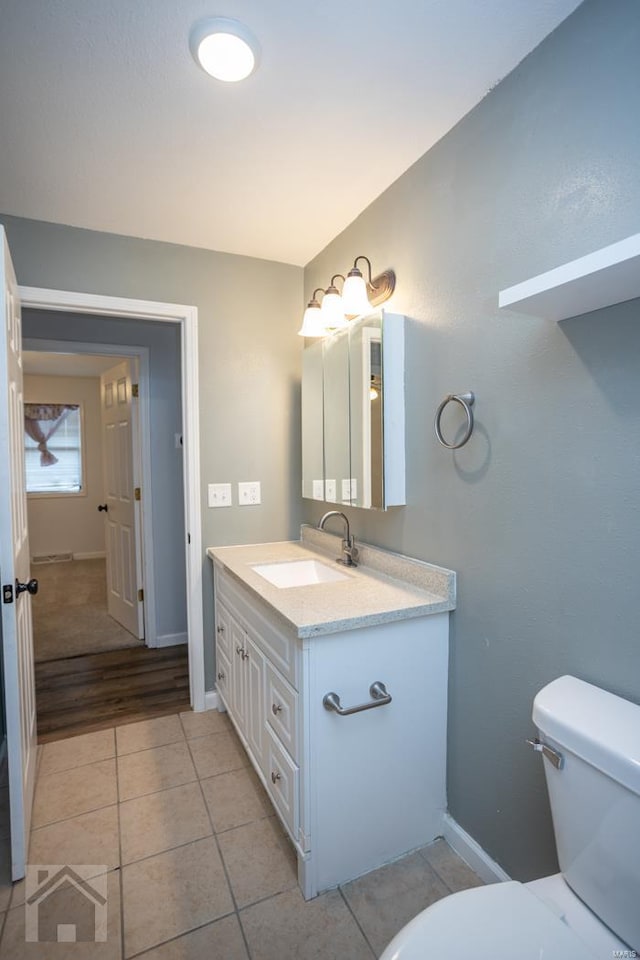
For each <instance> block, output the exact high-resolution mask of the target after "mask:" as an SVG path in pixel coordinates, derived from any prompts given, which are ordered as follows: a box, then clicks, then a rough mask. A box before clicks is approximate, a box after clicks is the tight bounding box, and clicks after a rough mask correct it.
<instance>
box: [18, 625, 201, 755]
mask: <svg viewBox="0 0 640 960" xmlns="http://www.w3.org/2000/svg"><path fill="white" fill-rule="evenodd" d="M35 672H36V710H37V718H38V742H39V743H47V742H49V741H50V740H62V739H64V738H65V737H74V736H76V735H77V734H80V733H89V732H90V731H92V730H101V729H104V728H105V727H112V726H114V724H120V723H131V722H133V721H135V720H146V719H149V718H150V717H159V716H163V715H165V714H168V713H176V712H177V711H178V710H188V709H189V662H188V657H187V646H186V644H184V645H181V646H177V647H163V648H159V649H151V648H148V647H143V648H130V649H125V650H112V651H109V652H108V653H95V654H89V655H87V656H81V657H68V658H66V659H64V660H50V661H47V662H45V663H37V664H36V665H35Z"/></svg>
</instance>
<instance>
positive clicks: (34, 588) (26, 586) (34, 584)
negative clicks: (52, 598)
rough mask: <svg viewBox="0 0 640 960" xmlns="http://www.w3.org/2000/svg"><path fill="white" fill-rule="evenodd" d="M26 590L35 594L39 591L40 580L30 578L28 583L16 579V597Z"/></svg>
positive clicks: (32, 594)
mask: <svg viewBox="0 0 640 960" xmlns="http://www.w3.org/2000/svg"><path fill="white" fill-rule="evenodd" d="M25 590H26V591H27V593H30V594H31V596H32V597H33V596H35V594H36V593H37V592H38V581H37V580H28V581H27V582H26V583H20V581H19V580H16V597H17V596H18V595H19V594H21V593H24V592H25Z"/></svg>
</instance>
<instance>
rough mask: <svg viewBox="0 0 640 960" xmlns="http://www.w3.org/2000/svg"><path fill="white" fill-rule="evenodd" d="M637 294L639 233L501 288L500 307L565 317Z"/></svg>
mask: <svg viewBox="0 0 640 960" xmlns="http://www.w3.org/2000/svg"><path fill="white" fill-rule="evenodd" d="M636 297H640V233H635V234H634V235H633V236H632V237H627V238H626V239H625V240H620V241H619V242H618V243H612V244H610V246H608V247H602V249H601V250H596V251H595V252H594V253H589V254H587V256H586V257H579V258H578V259H577V260H571V262H570V263H563V264H562V266H561V267H555V268H554V269H553V270H548V271H547V272H546V273H541V274H539V275H538V276H537V277H532V278H531V279H530V280H525V281H523V283H517V284H516V285H515V286H514V287H508V288H507V289H506V290H501V291H500V293H499V296H498V305H499V306H500V309H503V310H504V309H509V310H515V311H517V312H518V313H528V314H530V315H531V316H534V317H542V318H544V319H545V320H566V319H567V318H568V317H578V316H580V315H581V314H583V313H590V312H591V311H592V310H599V309H600V308H601V307H608V306H611V305H612V304H614V303H622V302H623V301H624V300H634V299H635V298H636Z"/></svg>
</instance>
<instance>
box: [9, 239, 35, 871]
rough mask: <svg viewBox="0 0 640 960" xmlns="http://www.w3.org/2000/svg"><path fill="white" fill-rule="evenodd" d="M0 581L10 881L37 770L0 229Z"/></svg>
mask: <svg viewBox="0 0 640 960" xmlns="http://www.w3.org/2000/svg"><path fill="white" fill-rule="evenodd" d="M0 246H1V247H2V250H0V290H1V293H0V296H1V297H2V303H1V304H0V316H1V318H2V320H1V327H2V331H1V332H0V578H1V581H2V618H1V622H2V653H3V670H4V697H5V716H6V725H7V760H8V764H9V812H10V819H11V876H12V878H13V879H14V880H19V879H20V878H21V877H24V874H25V863H26V858H27V854H28V851H29V842H28V841H29V829H30V824H31V807H32V804H33V787H34V783H35V767H36V700H35V685H34V675H33V633H32V627H31V593H32V592H35V590H37V581H35V580H33V581H30V580H29V559H30V558H29V538H28V530H27V498H26V494H25V483H24V417H23V398H22V331H21V324H20V300H19V299H18V287H17V284H16V278H15V274H14V272H13V266H12V264H11V258H10V256H9V247H8V246H7V239H6V235H5V232H4V229H3V228H2V227H0Z"/></svg>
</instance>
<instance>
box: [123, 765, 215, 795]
mask: <svg viewBox="0 0 640 960" xmlns="http://www.w3.org/2000/svg"><path fill="white" fill-rule="evenodd" d="M194 772H195V771H194ZM197 782H198V777H197V775H196V776H195V777H194V778H193V780H183V781H182V782H181V783H172V784H171V786H170V787H162V788H161V789H160V790H150V791H149V792H148V793H136V794H135V795H134V796H133V797H123V799H122V800H121V801H120V803H130V802H131V801H132V800H142V798H143V797H154V796H155V795H156V793H164V792H165V790H173V788H174V787H186V786H187V784H188V783H197Z"/></svg>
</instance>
